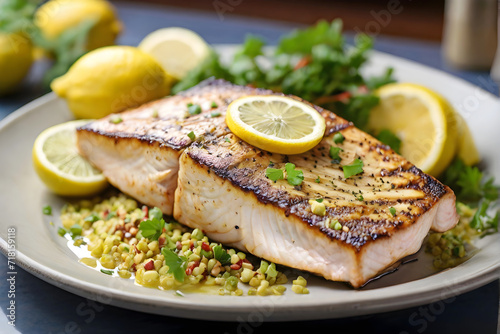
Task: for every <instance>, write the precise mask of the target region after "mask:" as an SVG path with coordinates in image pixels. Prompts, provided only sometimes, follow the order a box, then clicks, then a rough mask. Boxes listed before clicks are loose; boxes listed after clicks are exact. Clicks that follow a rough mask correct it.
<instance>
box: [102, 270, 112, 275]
mask: <svg viewBox="0 0 500 334" xmlns="http://www.w3.org/2000/svg"><path fill="white" fill-rule="evenodd" d="M101 273H103V274H106V275H113V270H106V269H101Z"/></svg>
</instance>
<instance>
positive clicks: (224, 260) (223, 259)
mask: <svg viewBox="0 0 500 334" xmlns="http://www.w3.org/2000/svg"><path fill="white" fill-rule="evenodd" d="M212 250H213V252H214V258H215V259H216V260H217V261H219V262H220V263H221V264H222V265H223V266H225V265H226V264H230V263H231V255H229V254H228V253H227V252H226V250H225V249H224V248H222V246H221V245H217V246H215V247H214V248H213V249H212Z"/></svg>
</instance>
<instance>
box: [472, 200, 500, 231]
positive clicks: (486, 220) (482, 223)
mask: <svg viewBox="0 0 500 334" xmlns="http://www.w3.org/2000/svg"><path fill="white" fill-rule="evenodd" d="M489 207H490V201H488V200H484V201H482V202H481V206H480V207H479V208H478V209H477V211H476V213H475V214H474V217H472V220H471V221H470V223H469V226H470V227H472V228H473V229H476V230H478V231H480V232H482V234H481V237H484V236H486V235H488V234H493V233H495V232H498V222H499V220H500V212H499V211H497V213H496V215H495V216H493V217H491V216H489V215H488V209H489Z"/></svg>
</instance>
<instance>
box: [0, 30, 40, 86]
mask: <svg viewBox="0 0 500 334" xmlns="http://www.w3.org/2000/svg"><path fill="white" fill-rule="evenodd" d="M32 63H33V52H32V44H31V41H30V40H29V38H27V37H25V36H24V35H22V34H8V33H2V32H0V76H1V79H0V95H3V94H5V93H9V92H11V91H12V90H13V89H14V88H15V87H16V86H17V85H18V84H19V83H20V82H21V81H22V80H23V78H24V77H25V76H26V74H27V73H28V71H29V69H30V67H31V64H32Z"/></svg>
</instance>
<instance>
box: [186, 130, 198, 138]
mask: <svg viewBox="0 0 500 334" xmlns="http://www.w3.org/2000/svg"><path fill="white" fill-rule="evenodd" d="M187 136H188V137H189V139H191V140H195V139H196V135H195V134H194V132H193V131H191V132H190V133H188V134H187Z"/></svg>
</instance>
